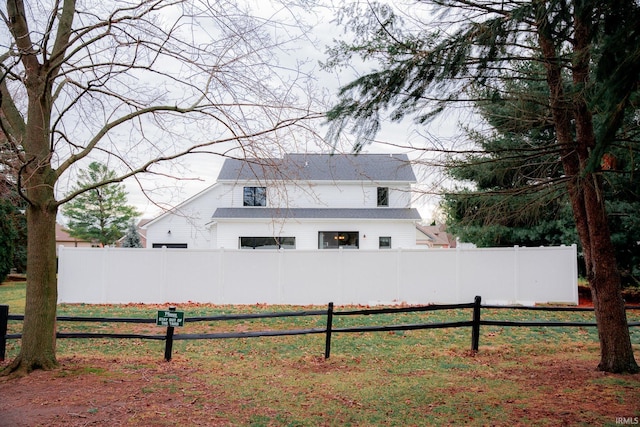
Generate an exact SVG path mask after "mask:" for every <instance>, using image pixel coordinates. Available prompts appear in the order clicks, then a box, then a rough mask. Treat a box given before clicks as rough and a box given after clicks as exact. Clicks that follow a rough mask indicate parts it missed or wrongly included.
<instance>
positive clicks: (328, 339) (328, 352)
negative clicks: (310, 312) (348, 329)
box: [324, 302, 333, 359]
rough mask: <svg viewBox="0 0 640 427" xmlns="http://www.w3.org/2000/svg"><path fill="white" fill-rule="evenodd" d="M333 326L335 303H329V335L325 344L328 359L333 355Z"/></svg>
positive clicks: (325, 356)
mask: <svg viewBox="0 0 640 427" xmlns="http://www.w3.org/2000/svg"><path fill="white" fill-rule="evenodd" d="M332 327H333V303H332V302H330V303H329V308H328V309H327V337H326V340H325V344H324V358H325V359H328V358H329V356H330V355H331V328H332Z"/></svg>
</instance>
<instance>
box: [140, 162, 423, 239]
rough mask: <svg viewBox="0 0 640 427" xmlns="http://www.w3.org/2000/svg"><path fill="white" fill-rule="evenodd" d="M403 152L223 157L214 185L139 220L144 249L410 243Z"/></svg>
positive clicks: (410, 177)
mask: <svg viewBox="0 0 640 427" xmlns="http://www.w3.org/2000/svg"><path fill="white" fill-rule="evenodd" d="M415 183H416V177H415V175H414V173H413V170H412V167H411V164H410V162H409V159H408V158H407V156H406V155H403V154H400V155H398V154H358V155H327V154H287V155H285V156H284V157H283V158H272V159H247V160H237V159H227V160H226V161H225V163H224V164H223V167H222V169H221V171H220V174H219V175H218V178H217V182H216V183H215V184H214V185H212V186H210V187H209V188H207V189H205V190H204V191H202V192H200V193H199V194H197V195H195V196H193V197H192V198H190V199H188V200H186V201H185V202H183V203H181V204H180V205H178V206H177V207H176V208H174V209H172V210H171V211H168V212H166V213H164V214H163V215H160V216H159V217H157V218H155V219H153V220H151V221H150V222H149V223H147V224H146V225H145V227H144V228H146V230H147V233H146V237H147V245H146V246H147V247H155V248H160V247H168V248H190V249H198V248H228V249H274V248H283V249H339V248H343V249H389V248H415V247H417V245H416V228H415V227H416V225H417V224H418V223H419V222H420V221H421V217H420V214H419V213H418V211H417V209H414V208H412V207H411V188H412V185H413V184H415Z"/></svg>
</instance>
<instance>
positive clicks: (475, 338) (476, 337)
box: [471, 296, 482, 351]
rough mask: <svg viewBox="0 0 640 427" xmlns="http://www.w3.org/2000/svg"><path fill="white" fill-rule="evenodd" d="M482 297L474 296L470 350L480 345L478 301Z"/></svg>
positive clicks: (479, 301) (480, 300) (475, 349)
mask: <svg viewBox="0 0 640 427" xmlns="http://www.w3.org/2000/svg"><path fill="white" fill-rule="evenodd" d="M481 302H482V298H481V297H479V296H476V298H475V299H474V301H473V325H472V326H471V351H478V347H479V345H480V303H481Z"/></svg>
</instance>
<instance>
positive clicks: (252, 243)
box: [240, 237, 296, 249]
mask: <svg viewBox="0 0 640 427" xmlns="http://www.w3.org/2000/svg"><path fill="white" fill-rule="evenodd" d="M295 248H296V238H295V237H240V249H295Z"/></svg>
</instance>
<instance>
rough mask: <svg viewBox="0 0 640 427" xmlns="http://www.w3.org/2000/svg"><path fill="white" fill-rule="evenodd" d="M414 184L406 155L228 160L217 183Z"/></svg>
mask: <svg viewBox="0 0 640 427" xmlns="http://www.w3.org/2000/svg"><path fill="white" fill-rule="evenodd" d="M242 180H293V181H378V182H409V183H413V182H416V176H415V175H414V173H413V169H412V168H411V163H410V162H409V158H408V157H407V155H406V154H333V155H332V154H285V156H284V157H283V158H282V159H278V158H271V159H246V160H238V159H227V160H225V162H224V164H223V165H222V169H221V170H220V174H219V175H218V181H242Z"/></svg>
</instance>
